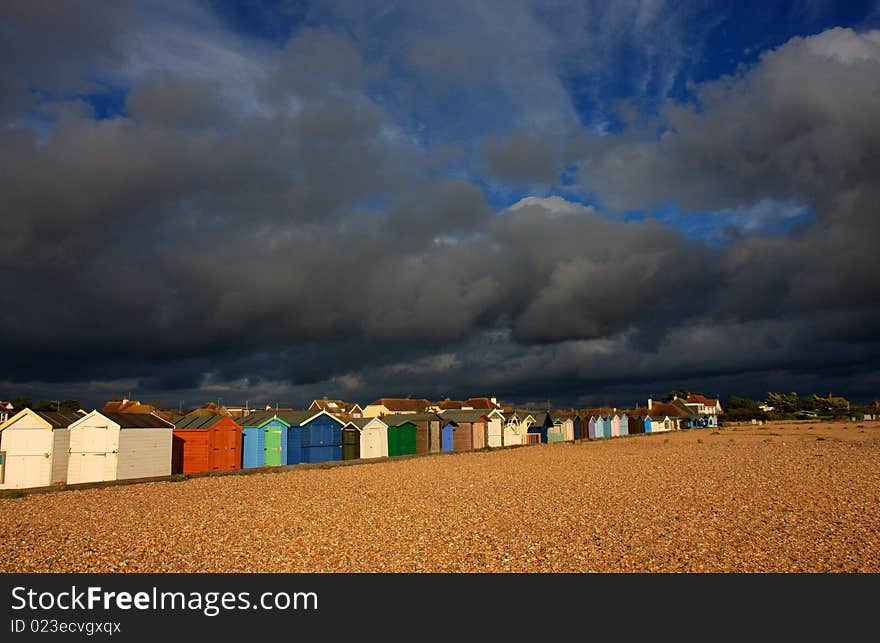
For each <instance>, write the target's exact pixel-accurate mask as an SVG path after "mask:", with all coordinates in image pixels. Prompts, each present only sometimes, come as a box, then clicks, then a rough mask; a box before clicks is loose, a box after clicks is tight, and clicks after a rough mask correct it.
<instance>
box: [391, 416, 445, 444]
mask: <svg viewBox="0 0 880 643" xmlns="http://www.w3.org/2000/svg"><path fill="white" fill-rule="evenodd" d="M381 419H382V421H383V422H385V423H386V424H387V425H388V426H392V425H395V426H396V424H397V423H399V422H403V421H404V420H409V421H410V422H412V423H413V424H414V425H415V427H416V453H436V452H438V451H440V428H441V426H442V423H443V420H442V418H441V416H439V415H438V414H437V413H389V414H387V415H384V416H382V418H381Z"/></svg>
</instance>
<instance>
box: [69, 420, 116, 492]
mask: <svg viewBox="0 0 880 643" xmlns="http://www.w3.org/2000/svg"><path fill="white" fill-rule="evenodd" d="M108 432H109V429H108V428H107V427H106V426H87V427H84V428H83V430H82V451H80V452H78V453H77V452H74V451H71V453H70V457H71V458H80V477H79V480H77V482H100V481H102V480H104V478H105V473H104V472H105V471H106V467H107V443H108V442H109V436H108V435H107V434H108Z"/></svg>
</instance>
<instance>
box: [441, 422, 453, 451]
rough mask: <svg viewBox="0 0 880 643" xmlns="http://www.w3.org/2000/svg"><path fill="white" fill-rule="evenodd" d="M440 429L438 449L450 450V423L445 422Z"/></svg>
mask: <svg viewBox="0 0 880 643" xmlns="http://www.w3.org/2000/svg"><path fill="white" fill-rule="evenodd" d="M442 431H443V433H442V436H441V444H440V450H441V451H452V425H451V424H447V425H446V426H444V427H443V429H442Z"/></svg>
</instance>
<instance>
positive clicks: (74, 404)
mask: <svg viewBox="0 0 880 643" xmlns="http://www.w3.org/2000/svg"><path fill="white" fill-rule="evenodd" d="M79 409H80V403H79V400H74V399H72V398H67V399H66V400H61V409H60V410H62V411H77V410H79Z"/></svg>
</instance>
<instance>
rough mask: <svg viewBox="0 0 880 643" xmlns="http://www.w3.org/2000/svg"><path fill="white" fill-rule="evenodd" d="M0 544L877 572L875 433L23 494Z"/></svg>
mask: <svg viewBox="0 0 880 643" xmlns="http://www.w3.org/2000/svg"><path fill="white" fill-rule="evenodd" d="M820 438H824V439H820ZM0 543H2V545H0V572H873V573H876V572H880V423H875V422H865V423H838V424H834V425H830V424H815V425H809V424H797V425H764V426H743V427H725V428H723V429H720V430H712V429H705V430H700V431H686V432H675V433H668V434H655V435H647V436H633V437H628V438H614V439H610V440H601V441H594V442H582V443H575V444H566V443H562V444H551V445H540V446H532V447H526V448H521V449H509V450H495V451H492V452H472V453H462V454H451V455H442V456H437V457H425V458H413V459H407V460H402V461H390V462H382V463H377V464H369V465H363V466H347V467H338V468H330V469H310V470H290V471H288V472H284V473H269V474H254V475H247V476H225V477H215V478H195V479H190V480H186V481H184V482H177V483H174V482H156V483H145V484H137V485H130V486H119V487H107V488H100V489H86V490H76V491H62V492H57V493H47V494H34V495H28V496H26V497H24V498H15V499H13V498H10V499H3V500H0Z"/></svg>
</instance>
